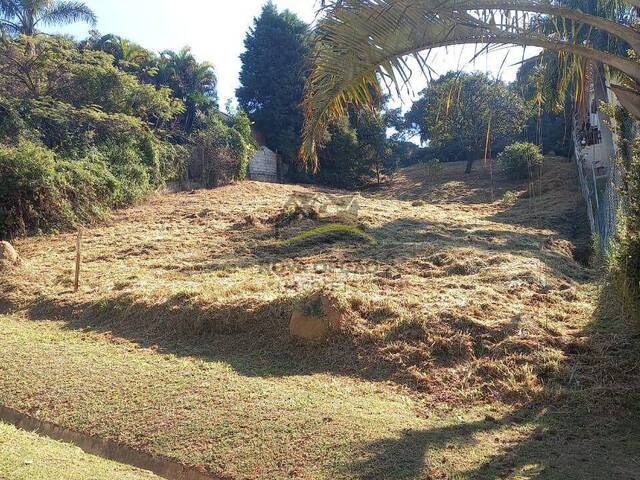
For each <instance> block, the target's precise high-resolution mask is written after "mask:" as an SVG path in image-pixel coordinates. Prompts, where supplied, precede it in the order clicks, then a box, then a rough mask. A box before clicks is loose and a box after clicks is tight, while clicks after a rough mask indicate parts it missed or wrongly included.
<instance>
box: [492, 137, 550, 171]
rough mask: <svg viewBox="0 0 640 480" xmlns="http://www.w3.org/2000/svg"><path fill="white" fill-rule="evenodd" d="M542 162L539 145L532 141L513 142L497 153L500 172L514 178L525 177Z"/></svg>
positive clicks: (540, 165) (542, 157) (538, 168)
mask: <svg viewBox="0 0 640 480" xmlns="http://www.w3.org/2000/svg"><path fill="white" fill-rule="evenodd" d="M543 162H544V156H543V155H542V152H541V151H540V147H538V146H537V145H534V144H533V143H527V142H520V143H513V144H511V145H509V146H507V147H505V149H504V150H503V151H502V152H501V153H500V154H499V155H498V165H499V167H500V169H501V170H502V172H504V173H505V174H506V175H507V176H509V177H511V178H515V179H525V178H529V177H530V176H532V175H534V174H535V173H537V172H538V171H539V170H540V168H541V167H542V164H543Z"/></svg>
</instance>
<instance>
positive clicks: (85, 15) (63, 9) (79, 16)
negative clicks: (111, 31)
mask: <svg viewBox="0 0 640 480" xmlns="http://www.w3.org/2000/svg"><path fill="white" fill-rule="evenodd" d="M97 21H98V19H97V17H96V14H95V13H93V11H92V10H91V9H90V8H89V7H88V6H87V5H86V4H84V3H83V2H64V1H63V2H54V3H52V4H51V5H49V6H48V7H47V8H46V9H44V11H43V12H42V14H41V16H40V17H39V18H38V20H37V22H36V23H38V22H42V23H44V24H45V25H58V24H60V23H71V22H86V23H88V24H89V25H91V26H95V25H96V23H97Z"/></svg>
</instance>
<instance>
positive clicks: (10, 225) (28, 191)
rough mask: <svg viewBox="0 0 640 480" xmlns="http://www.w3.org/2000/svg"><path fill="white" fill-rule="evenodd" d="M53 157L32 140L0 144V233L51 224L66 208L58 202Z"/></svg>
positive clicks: (61, 215)
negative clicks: (8, 144) (13, 143)
mask: <svg viewBox="0 0 640 480" xmlns="http://www.w3.org/2000/svg"><path fill="white" fill-rule="evenodd" d="M56 176H57V175H56V168H55V158H54V155H53V153H52V152H51V151H49V150H47V149H46V148H43V147H40V146H38V145H35V144H33V143H31V142H20V143H19V144H18V145H17V146H15V147H10V146H4V145H0V178H2V182H0V235H1V236H2V237H8V236H10V235H12V234H14V233H25V232H27V231H29V230H34V229H40V228H50V227H53V226H55V225H56V224H57V223H58V222H59V221H62V220H63V219H64V218H65V216H66V213H67V211H68V209H67V208H66V205H64V204H63V203H62V202H60V191H59V190H58V186H57V181H56Z"/></svg>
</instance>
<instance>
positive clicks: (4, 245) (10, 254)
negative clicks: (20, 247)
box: [0, 242, 20, 265]
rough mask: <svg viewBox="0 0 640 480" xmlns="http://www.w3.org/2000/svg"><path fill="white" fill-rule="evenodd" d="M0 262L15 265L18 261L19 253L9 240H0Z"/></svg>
mask: <svg viewBox="0 0 640 480" xmlns="http://www.w3.org/2000/svg"><path fill="white" fill-rule="evenodd" d="M0 263H8V264H11V265H16V264H18V263H20V255H18V252H16V249H15V248H13V245H11V244H10V243H9V242H0Z"/></svg>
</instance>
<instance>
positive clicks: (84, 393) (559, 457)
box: [0, 316, 640, 480]
mask: <svg viewBox="0 0 640 480" xmlns="http://www.w3.org/2000/svg"><path fill="white" fill-rule="evenodd" d="M227 341H233V336H229V338H228V339H227ZM0 343H1V344H2V346H3V348H2V349H0V402H1V403H3V404H5V405H7V406H10V407H12V408H16V409H20V410H23V411H26V412H29V413H30V414H31V415H33V416H35V417H38V418H42V419H46V420H48V421H52V422H54V423H57V424H59V425H62V426H64V427H67V428H71V429H74V430H77V431H81V432H84V433H89V434H92V435H98V436H100V437H103V438H107V439H110V440H114V441H117V442H120V443H123V444H126V445H129V446H132V447H134V448H137V449H139V450H142V451H145V452H148V453H155V454H163V455H166V456H168V457H170V458H172V459H175V460H177V461H179V462H182V463H184V464H187V465H191V466H202V467H204V468H205V469H207V470H208V471H210V472H211V473H214V474H219V475H226V476H228V477H229V478H252V479H262V478H264V479H266V478H285V477H288V476H291V477H294V478H307V479H323V478H326V479H329V478H331V479H334V478H341V479H358V478H389V479H419V478H431V477H429V476H428V475H432V477H433V478H460V479H462V478H478V479H489V478H514V479H515V478H523V479H524V478H553V479H555V478H558V479H560V478H562V479H563V480H564V479H576V480H577V479H601V478H611V477H607V475H608V474H609V473H611V472H618V473H619V474H620V475H622V476H619V477H616V478H633V477H631V476H628V477H625V476H624V475H623V474H624V473H625V472H627V473H629V472H637V466H635V465H634V463H633V458H634V453H633V452H636V453H637V452H638V451H640V450H639V449H640V441H639V440H638V436H637V435H636V432H635V429H634V427H633V425H632V424H627V425H625V422H624V419H623V418H613V419H611V418H609V417H607V415H604V416H598V415H595V414H593V413H588V412H583V411H580V409H578V410H577V411H574V410H571V409H566V408H565V409H556V410H548V409H542V408H539V407H535V406H530V407H525V408H513V409H508V408H507V407H505V406H501V407H499V406H491V405H469V406H467V407H465V408H458V409H453V408H440V407H437V406H433V405H424V404H422V403H421V402H419V401H417V400H416V399H414V398H413V397H412V396H410V395H406V394H405V393H404V392H403V391H402V390H400V389H399V388H398V387H394V386H391V385H389V384H387V383H377V382H369V381H363V380H357V379H354V378H350V377H347V376H340V375H336V374H330V373H323V372H318V373H315V374H309V373H304V374H303V373H300V374H296V373H294V372H295V366H293V365H287V366H286V367H287V368H288V369H289V370H288V374H284V370H283V373H281V374H276V373H275V372H270V371H266V370H264V369H262V368H261V367H260V362H259V359H257V358H256V357H254V356H252V355H251V354H249V353H244V354H238V356H236V357H235V358H234V357H227V358H225V359H224V360H223V359H222V358H220V357H218V358H216V352H215V346H214V347H212V348H211V349H210V350H207V349H204V350H203V349H200V350H198V351H194V350H191V349H190V348H189V347H188V346H183V347H180V346H178V345H176V347H175V350H176V351H177V352H180V353H179V354H174V353H170V352H167V351H162V350H159V349H157V348H155V347H152V346H150V347H148V348H145V347H142V346H139V345H136V344H134V343H131V342H127V341H124V340H117V339H114V338H111V337H110V336H109V335H107V334H97V333H91V332H86V331H81V330H68V329H65V327H64V324H61V323H55V322H33V321H26V320H22V319H20V318H15V317H9V316H0ZM281 361H284V362H286V359H284V360H282V359H281ZM627 423H628V422H627ZM569 438H570V439H572V440H571V442H570V443H567V441H568V440H567V439H569ZM602 438H606V441H602V440H601V439H602ZM5 448H6V447H5ZM594 449H596V450H597V455H595V456H594V455H591V454H589V453H588V452H590V451H591V450H594ZM42 461H43V462H44V463H47V462H48V460H47V459H46V458H45V459H44V460H42ZM52 468H53V467H52ZM87 468H89V467H88V466H87ZM634 468H636V469H635V470H634ZM541 471H542V472H546V473H545V474H544V475H540V476H536V475H538V474H539V473H540V472H541ZM513 472H525V473H526V472H529V473H531V472H538V473H537V474H536V475H533V474H531V475H530V474H522V475H520V474H518V475H515V474H514V473H513ZM438 475H439V476H438ZM446 475H449V476H450V477H447V476H446ZM36 478H37V477H36ZM50 478H52V479H53V480H55V478H66V477H55V476H52V477H50ZM98 478H99V477H98ZM134 478H135V477H134ZM225 478H226V477H225Z"/></svg>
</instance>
